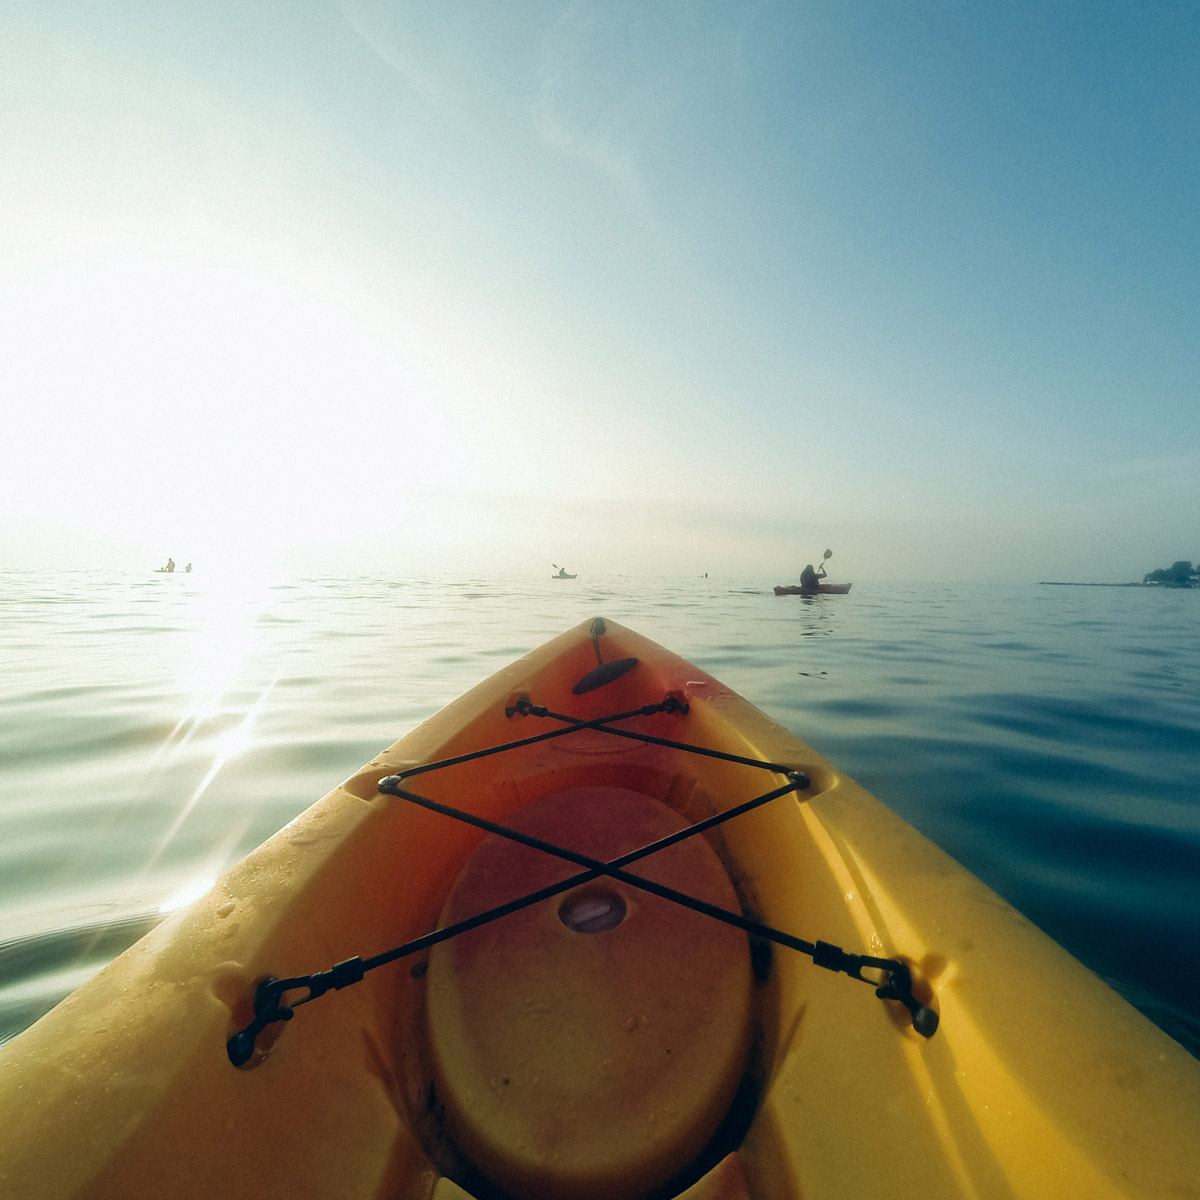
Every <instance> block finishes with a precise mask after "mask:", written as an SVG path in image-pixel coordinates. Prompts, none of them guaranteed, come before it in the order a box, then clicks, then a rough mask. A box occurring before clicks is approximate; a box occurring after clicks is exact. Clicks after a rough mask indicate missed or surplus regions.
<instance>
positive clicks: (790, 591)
mask: <svg viewBox="0 0 1200 1200" xmlns="http://www.w3.org/2000/svg"><path fill="white" fill-rule="evenodd" d="M851 586H852V585H851V584H849V583H818V584H817V586H816V587H815V588H806V587H800V586H799V584H794V583H789V584H786V585H780V584H776V586H775V595H777V596H844V595H845V594H846V593H847V592H848V591H849V590H850V588H851Z"/></svg>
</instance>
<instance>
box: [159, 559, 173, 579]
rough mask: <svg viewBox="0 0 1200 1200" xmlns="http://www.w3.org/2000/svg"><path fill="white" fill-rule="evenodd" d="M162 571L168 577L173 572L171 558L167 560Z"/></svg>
mask: <svg viewBox="0 0 1200 1200" xmlns="http://www.w3.org/2000/svg"><path fill="white" fill-rule="evenodd" d="M162 569H163V570H164V571H166V573H167V574H168V575H170V573H171V572H172V571H174V570H175V560H174V559H173V558H168V559H167V565H166V566H165V567H163V568H162Z"/></svg>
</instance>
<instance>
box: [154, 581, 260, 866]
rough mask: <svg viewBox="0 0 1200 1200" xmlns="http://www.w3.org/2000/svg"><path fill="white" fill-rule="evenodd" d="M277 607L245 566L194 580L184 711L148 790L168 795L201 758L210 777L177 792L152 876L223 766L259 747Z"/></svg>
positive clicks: (184, 671) (163, 748)
mask: <svg viewBox="0 0 1200 1200" xmlns="http://www.w3.org/2000/svg"><path fill="white" fill-rule="evenodd" d="M190 582H191V581H190V580H189V583H190ZM271 603H272V600H271V580H270V579H269V578H268V577H267V576H266V575H265V574H264V573H263V572H261V571H255V570H252V569H248V568H246V566H245V564H239V565H238V567H237V569H231V570H226V571H220V572H217V573H214V574H212V575H209V574H208V573H207V571H206V572H205V575H204V576H203V577H202V578H198V579H196V581H195V584H194V591H192V592H191V594H190V595H189V597H188V607H187V609H186V610H185V614H184V616H185V620H186V622H187V624H188V626H189V627H190V628H191V630H192V636H191V638H190V646H189V653H188V656H187V658H186V660H185V661H184V662H183V663H181V683H182V685H183V686H182V688H181V691H182V692H183V695H184V707H183V711H182V713H181V715H180V716H179V719H178V720H177V722H176V724H175V726H174V728H173V729H172V730H171V732H170V733H169V734H168V735H167V737H166V738H165V740H164V741H163V743H162V744H161V745H160V746H159V747H158V748H157V750H156V751H155V754H154V757H153V760H152V765H153V770H152V778H151V780H150V781H149V782H148V786H149V787H151V788H153V789H154V790H158V789H160V788H162V787H163V785H164V780H165V777H166V775H167V772H168V771H171V770H172V769H179V768H182V769H187V770H189V773H191V772H192V771H194V769H195V765H196V759H197V758H201V760H202V762H203V764H204V766H203V774H202V775H201V777H200V779H199V781H198V782H196V783H195V784H194V786H192V787H191V788H190V789H189V790H188V792H187V794H186V795H184V796H182V797H180V796H178V792H177V791H176V789H174V788H173V789H172V791H175V793H176V799H175V800H174V803H173V805H172V807H173V810H174V811H173V813H172V815H171V817H170V820H169V822H168V824H167V827H166V828H165V829H164V830H163V832H162V834H161V836H160V837H159V839H158V841H157V844H156V845H155V847H154V848H153V850H152V851H151V853H150V854H149V855H148V858H147V861H146V862H145V864H144V867H143V869H144V870H145V871H148V870H149V869H150V868H151V867H152V866H153V865H154V864H155V863H156V862H157V861H158V860H159V859H160V858H161V857H162V856H163V854H164V853H165V852H166V851H167V849H168V847H169V846H170V845H171V843H172V842H173V840H174V839H175V838H176V837H177V836H178V835H179V832H180V830H181V829H182V828H183V826H184V824H185V823H186V822H187V820H188V819H189V817H190V816H191V815H192V813H193V812H194V811H195V809H196V807H197V805H199V803H200V802H201V800H202V799H203V797H204V796H205V795H206V793H207V792H208V791H209V789H210V787H211V786H212V784H213V781H214V780H215V779H216V778H217V777H218V775H219V774H220V773H221V771H222V770H223V769H224V767H225V766H226V765H227V764H228V763H229V762H231V761H232V760H233V759H235V758H237V757H239V756H240V755H243V754H245V753H247V752H248V751H249V750H250V749H252V747H253V745H254V730H255V724H256V722H257V721H258V719H259V717H260V716H261V714H262V713H263V711H264V709H265V707H266V705H267V703H268V700H269V698H270V696H271V694H272V692H273V690H274V687H275V680H274V679H273V678H272V679H268V680H267V681H266V682H265V683H263V682H262V681H261V679H258V678H255V676H256V672H255V670H254V667H253V659H254V657H255V655H256V654H257V653H258V652H259V650H260V649H261V635H260V633H259V631H258V624H259V621H260V620H261V618H262V617H263V615H264V614H266V613H267V612H268V610H269V609H270V607H271ZM251 689H253V690H251ZM248 692H249V694H250V697H252V698H249V699H248ZM231 722H235V723H234V724H233V725H232V727H230V724H231ZM192 778H195V776H194V774H193V775H192ZM209 861H210V862H213V861H214V860H213V858H212V856H209ZM220 865H222V864H216V866H217V869H219V867H220Z"/></svg>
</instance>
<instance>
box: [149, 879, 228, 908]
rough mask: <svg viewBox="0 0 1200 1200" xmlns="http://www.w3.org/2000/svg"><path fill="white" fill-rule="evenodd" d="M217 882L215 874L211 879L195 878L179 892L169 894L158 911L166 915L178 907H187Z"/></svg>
mask: <svg viewBox="0 0 1200 1200" xmlns="http://www.w3.org/2000/svg"><path fill="white" fill-rule="evenodd" d="M216 882H217V880H216V877H215V876H214V877H212V878H209V879H194V880H192V882H191V883H188V884H186V885H185V886H183V887H181V888H180V889H179V890H178V891H177V892H174V893H172V894H171V895H170V896H168V897H167V898H166V899H165V900H164V901H163V902H162V904H160V905H159V906H158V911H159V912H160V913H163V914H164V915H165V914H166V913H173V912H175V911H176V910H177V909H180V908H186V907H187V906H188V905H189V904H192V903H193V902H194V901H196V900H199V899H200V897H201V896H203V895H204V893H205V892H207V891H208V890H209V888H211V887H212V885H213V884H214V883H216Z"/></svg>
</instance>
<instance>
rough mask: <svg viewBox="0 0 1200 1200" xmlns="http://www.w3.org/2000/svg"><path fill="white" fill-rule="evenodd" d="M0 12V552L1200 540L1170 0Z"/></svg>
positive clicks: (308, 552)
mask: <svg viewBox="0 0 1200 1200" xmlns="http://www.w3.org/2000/svg"><path fill="white" fill-rule="evenodd" d="M0 44H2V45H3V47H4V59H5V63H6V66H5V71H4V73H3V75H0V162H2V163H3V164H4V165H3V166H2V167H0V207H2V209H3V211H4V213H5V218H4V220H3V222H0V320H2V321H3V325H4V326H5V327H6V329H7V332H8V335H9V337H8V338H7V339H6V340H7V341H8V342H9V348H8V350H7V351H6V352H5V354H4V358H5V359H7V360H8V362H7V366H3V365H0V372H2V373H3V374H2V375H0V389H2V390H3V392H4V393H5V407H6V410H8V411H10V412H11V413H12V414H13V415H12V417H11V418H10V420H9V422H8V423H9V426H10V436H9V437H8V438H7V439H5V440H4V442H3V443H0V565H15V566H23V565H42V564H48V563H59V564H66V565H80V566H104V565H116V566H122V567H129V568H130V569H135V570H136V569H141V568H143V567H144V566H146V565H147V564H148V563H150V562H154V563H156V562H157V561H158V560H160V559H164V558H165V557H166V556H167V554H172V555H173V556H174V557H175V558H176V559H177V560H179V561H181V562H182V561H185V560H188V559H195V560H196V561H197V562H198V563H211V562H216V561H218V560H222V559H224V560H229V561H232V560H237V559H238V558H239V556H240V557H242V558H245V557H254V556H262V555H263V554H268V553H269V554H271V555H274V556H277V557H278V558H279V560H280V561H281V562H286V563H288V564H291V565H294V566H296V565H298V566H305V565H311V566H314V567H315V566H320V567H321V568H322V569H346V570H371V569H376V568H378V569H389V570H404V569H419V570H446V571H463V570H503V571H508V572H511V571H517V572H522V571H526V570H528V571H531V572H533V573H541V572H543V571H544V570H545V568H546V566H547V565H548V564H549V563H550V562H551V561H553V562H557V563H562V562H564V561H565V562H566V563H567V564H568V565H569V566H570V567H571V569H576V570H580V571H581V572H592V573H611V572H624V571H630V572H636V571H648V572H664V573H682V574H698V573H701V572H703V571H709V572H710V573H713V574H717V575H721V574H726V575H738V576H745V577H752V578H761V579H762V580H763V582H764V583H765V584H770V583H774V582H783V581H785V580H787V579H790V578H791V577H792V576H793V575H795V574H797V573H798V570H799V567H800V566H802V565H803V563H804V562H805V561H808V560H810V559H813V558H815V557H816V556H817V555H818V554H819V553H820V551H821V550H822V549H823V548H824V547H825V546H831V547H833V548H834V550H835V554H836V557H835V558H834V559H833V560H832V562H831V564H830V566H831V569H832V573H833V574H834V575H835V576H840V577H845V578H854V579H858V580H871V579H876V580H904V579H912V578H918V577H924V578H934V579H944V580H955V579H963V580H973V579H983V580H987V579H998V578H1014V577H1015V578H1022V577H1029V578H1035V579H1036V578H1074V579H1084V580H1104V579H1119V580H1123V579H1131V578H1140V576H1141V575H1142V574H1143V573H1144V572H1145V571H1147V570H1150V569H1151V568H1153V567H1157V566H1162V565H1165V564H1167V563H1169V562H1171V561H1172V560H1174V559H1176V558H1179V557H1185V558H1192V559H1196V558H1200V523H1198V522H1197V520H1196V516H1197V513H1198V512H1200V503H1198V501H1200V410H1198V405H1197V399H1198V396H1197V392H1198V388H1197V383H1198V381H1200V336H1197V331H1198V330H1200V283H1198V282H1197V278H1198V272H1197V265H1198V259H1200V254H1198V251H1200V10H1197V9H1196V8H1195V6H1194V5H1192V4H1187V3H1178V4H1170V3H1162V4H1154V3H1149V4H1137V5H1134V4H1116V3H1112V4H1108V3H1087V4H1082V3H1080V4H1075V3H1070V2H1064V3H1059V4H1054V5H1045V4H1034V3H1021V2H1012V3H1003V2H1002V3H990V4H982V3H981V4H961V3H958V4H956V3H948V2H947V3H920V2H910V3H905V4H893V3H861V4H846V3H834V2H828V3H825V2H821V3H802V2H799V0H795V2H789V3H783V2H780V3H744V4H732V5H731V4H716V3H712V4H706V3H687V4H684V3H644V2H641V3H628V4H627V3H616V2H614V3H578V4H569V3H563V4H550V3H544V4H543V3H513V4H499V3H483V2H480V3H472V2H462V3H449V2H447V3H441V4H435V3H431V2H425V3H419V4H416V3H405V2H402V0H386V2H385V0H344V2H341V3H334V2H329V3H324V2H316V0H311V2H308V3H303V2H298V0H293V2H290V3H289V2H283V0H277V2H271V0H263V2H257V3H255V4H253V5H247V4H244V3H232V2H226V0H206V2H205V3H203V4H200V3H179V4H172V5H163V4H161V3H158V2H150V0H91V2H89V3H83V2H77V3H70V2H65V3H58V4H55V5H52V6H51V5H44V4H41V3H34V2H33V0H17V2H16V3H10V4H9V5H6V6H5V8H4V10H3V11H2V12H0ZM3 375H6V376H7V379H4V378H3Z"/></svg>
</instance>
